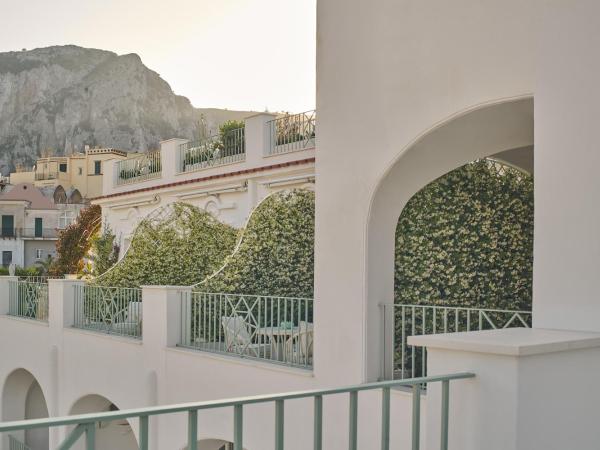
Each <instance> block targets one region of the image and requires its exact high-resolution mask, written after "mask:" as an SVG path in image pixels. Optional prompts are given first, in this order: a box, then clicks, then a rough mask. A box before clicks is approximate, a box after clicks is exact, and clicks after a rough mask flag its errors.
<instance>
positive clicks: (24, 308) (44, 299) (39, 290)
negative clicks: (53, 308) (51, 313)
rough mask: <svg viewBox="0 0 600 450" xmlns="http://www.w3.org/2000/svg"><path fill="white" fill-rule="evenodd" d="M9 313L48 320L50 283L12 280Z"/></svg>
mask: <svg viewBox="0 0 600 450" xmlns="http://www.w3.org/2000/svg"><path fill="white" fill-rule="evenodd" d="M8 315H9V316H15V317H22V318H24V319H31V320H39V321H41V322H47V321H48V285H47V284H45V283H34V282H30V281H11V282H10V283H9V293H8Z"/></svg>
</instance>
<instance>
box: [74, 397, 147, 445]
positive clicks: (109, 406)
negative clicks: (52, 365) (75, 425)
mask: <svg viewBox="0 0 600 450" xmlns="http://www.w3.org/2000/svg"><path fill="white" fill-rule="evenodd" d="M118 409H119V408H118V407H117V406H116V405H115V404H114V403H113V402H112V401H111V400H109V399H108V398H106V397H104V396H102V395H99V394H88V395H84V396H83V397H80V398H79V399H78V400H77V401H75V402H74V403H73V405H72V406H71V408H70V410H69V415H77V414H86V413H93V412H104V411H115V410H118ZM71 429H72V427H71ZM136 431H137V430H135V429H134V427H133V426H132V424H131V422H129V421H127V420H119V421H114V422H106V423H104V422H103V423H99V424H96V449H97V450H114V449H119V450H137V449H138V442H137V436H136ZM84 448H85V443H84V440H83V439H79V441H78V442H77V444H75V445H74V446H73V449H75V450H84Z"/></svg>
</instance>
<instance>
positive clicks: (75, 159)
mask: <svg viewBox="0 0 600 450" xmlns="http://www.w3.org/2000/svg"><path fill="white" fill-rule="evenodd" d="M125 158H127V152H125V151H123V150H117V149H114V148H89V147H86V149H85V152H84V153H75V154H73V155H67V156H45V157H42V158H39V159H38V160H37V162H36V165H35V167H34V168H33V170H30V171H23V170H21V169H17V171H16V172H14V173H11V174H10V183H11V184H14V185H16V184H20V183H33V184H34V185H35V186H36V187H40V188H46V187H53V188H57V187H59V186H61V187H62V188H63V189H64V190H65V191H73V192H74V191H78V192H79V194H80V195H81V197H82V198H84V199H90V198H94V197H98V196H100V195H102V179H103V178H102V175H103V173H104V171H103V168H104V164H105V162H106V161H108V160H110V159H119V160H120V159H125Z"/></svg>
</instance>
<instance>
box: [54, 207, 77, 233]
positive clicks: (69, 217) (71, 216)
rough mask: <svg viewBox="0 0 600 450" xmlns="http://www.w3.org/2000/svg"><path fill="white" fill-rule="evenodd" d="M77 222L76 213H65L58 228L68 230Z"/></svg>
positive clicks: (60, 218)
mask: <svg viewBox="0 0 600 450" xmlns="http://www.w3.org/2000/svg"><path fill="white" fill-rule="evenodd" d="M74 221H75V212H74V211H63V212H62V214H61V215H60V216H59V217H58V228H60V229H64V228H67V227H68V226H69V225H71V224H72V223H73V222H74Z"/></svg>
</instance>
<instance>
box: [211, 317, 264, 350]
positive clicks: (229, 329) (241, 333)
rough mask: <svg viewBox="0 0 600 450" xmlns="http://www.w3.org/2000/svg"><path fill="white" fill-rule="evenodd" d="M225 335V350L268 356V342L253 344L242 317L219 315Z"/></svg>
mask: <svg viewBox="0 0 600 450" xmlns="http://www.w3.org/2000/svg"><path fill="white" fill-rule="evenodd" d="M221 324H222V325H223V332H224V335H225V351H227V352H232V353H237V354H238V355H249V356H254V357H257V358H260V357H261V356H263V357H266V358H268V357H269V356H268V354H269V348H270V344H255V343H253V342H252V335H251V334H250V331H249V330H248V327H249V326H248V324H247V323H246V321H245V320H244V318H243V317H240V316H233V317H221Z"/></svg>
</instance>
